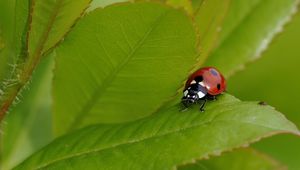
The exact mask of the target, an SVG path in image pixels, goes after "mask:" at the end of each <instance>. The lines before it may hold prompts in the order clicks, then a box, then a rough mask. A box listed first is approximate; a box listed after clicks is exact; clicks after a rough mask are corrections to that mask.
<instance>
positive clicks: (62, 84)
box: [54, 3, 196, 133]
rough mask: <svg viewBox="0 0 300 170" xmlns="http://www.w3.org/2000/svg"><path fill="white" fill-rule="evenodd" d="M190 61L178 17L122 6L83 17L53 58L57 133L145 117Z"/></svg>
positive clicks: (186, 26) (186, 31)
mask: <svg viewBox="0 0 300 170" xmlns="http://www.w3.org/2000/svg"><path fill="white" fill-rule="evenodd" d="M195 61H196V36H195V31H194V28H193V26H192V23H191V22H190V20H189V19H188V17H187V16H186V15H185V14H184V13H183V12H181V11H177V10H175V9H172V8H169V7H166V6H163V5H160V4H157V3H135V4H131V3H125V4H121V5H112V6H110V7H106V8H104V9H98V10H95V11H93V12H90V13H89V14H88V15H87V16H86V17H85V18H83V19H81V21H80V22H78V24H77V25H76V27H75V28H74V30H73V31H72V32H71V33H70V34H69V36H68V37H67V38H66V39H65V41H64V43H63V44H61V46H60V47H59V48H58V51H57V64H56V70H55V79H54V102H55V103H54V109H55V110H54V111H55V121H56V122H55V123H56V130H57V132H59V133H62V132H65V131H68V130H72V129H74V128H79V127H82V126H84V125H88V124H92V123H99V122H120V121H126V120H133V119H137V118H140V117H143V116H145V115H149V114H151V113H153V112H154V111H155V110H156V109H158V108H159V107H160V106H161V104H162V103H163V102H164V101H166V100H167V99H169V98H170V97H171V96H172V95H174V93H176V90H177V89H178V88H179V86H180V84H181V83H182V82H183V81H184V79H185V77H186V76H187V74H188V71H189V70H190V68H191V66H192V64H193V63H195Z"/></svg>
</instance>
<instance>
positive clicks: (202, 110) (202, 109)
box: [200, 98, 207, 112]
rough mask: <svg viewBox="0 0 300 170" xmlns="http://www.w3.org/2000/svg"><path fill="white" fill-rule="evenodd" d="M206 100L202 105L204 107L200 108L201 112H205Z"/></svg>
mask: <svg viewBox="0 0 300 170" xmlns="http://www.w3.org/2000/svg"><path fill="white" fill-rule="evenodd" d="M206 100H207V99H206V98H205V99H204V102H203V103H202V105H201V106H200V111H201V112H204V106H205V104H206Z"/></svg>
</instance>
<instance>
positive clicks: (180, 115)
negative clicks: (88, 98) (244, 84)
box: [15, 94, 298, 170]
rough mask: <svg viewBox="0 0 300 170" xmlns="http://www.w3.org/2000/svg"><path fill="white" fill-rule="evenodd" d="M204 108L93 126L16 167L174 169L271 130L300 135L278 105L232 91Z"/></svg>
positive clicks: (176, 109)
mask: <svg viewBox="0 0 300 170" xmlns="http://www.w3.org/2000/svg"><path fill="white" fill-rule="evenodd" d="M198 109H199V108H198V107H197V106H195V107H193V108H190V109H188V110H187V111H185V112H182V111H180V107H179V105H178V104H176V105H174V106H172V107H170V108H167V109H164V110H161V111H159V112H158V113H156V114H154V115H152V116H150V117H148V118H144V119H142V120H138V121H134V122H130V123H124V124H117V125H95V126H90V127H87V128H84V129H82V130H79V131H75V132H74V133H72V134H69V135H66V136H63V137H61V138H58V139H57V140H55V141H54V142H53V143H52V144H50V145H48V146H47V147H45V148H44V149H42V150H41V151H40V152H38V153H36V154H34V155H33V156H32V157H30V158H29V159H28V160H26V161H25V162H24V163H23V164H21V165H20V166H18V167H17V168H15V169H63V168H65V167H69V168H72V169H131V170H133V169H171V168H172V167H174V166H175V165H177V164H181V163H184V162H190V161H192V160H193V159H195V158H197V159H202V158H204V157H207V156H209V155H214V154H220V153H221V152H223V151H226V150H231V149H233V148H237V147H241V146H247V145H248V144H249V143H251V142H254V141H257V140H258V139H260V138H262V137H266V136H269V135H271V134H276V133H281V132H290V133H297V134H298V130H297V128H296V127H295V126H294V125H293V124H292V123H291V122H289V121H288V120H286V119H285V118H284V116H283V115H282V114H280V113H279V112H277V111H275V110H274V109H273V108H272V107H269V106H264V105H259V104H258V103H257V102H241V101H239V100H238V99H236V98H234V97H232V96H230V95H227V94H225V95H222V96H220V98H219V100H218V101H215V102H212V103H210V104H209V105H208V106H207V107H206V111H205V113H200V112H199V110H198ZM162 162H163V163H162Z"/></svg>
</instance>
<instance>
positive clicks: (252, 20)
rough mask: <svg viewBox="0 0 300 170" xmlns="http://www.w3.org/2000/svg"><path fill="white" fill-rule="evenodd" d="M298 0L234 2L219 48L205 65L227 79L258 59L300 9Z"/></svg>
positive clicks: (240, 0)
mask: <svg viewBox="0 0 300 170" xmlns="http://www.w3.org/2000/svg"><path fill="white" fill-rule="evenodd" d="M298 3H299V1H298V0H284V1H283V0H281V1H274V0H254V1H244V0H232V2H231V6H230V9H229V14H228V17H226V19H225V23H224V27H223V31H222V38H221V40H220V43H219V46H218V48H217V49H216V50H215V51H214V53H213V54H212V55H211V56H210V57H209V58H208V61H207V62H206V63H205V65H213V66H216V67H217V68H219V69H220V70H221V71H222V72H223V73H224V75H225V76H226V77H228V76H230V75H232V74H233V73H234V72H235V71H237V70H238V69H241V68H242V67H243V66H244V64H245V63H247V62H249V61H252V60H254V59H257V58H258V57H259V56H260V54H261V53H262V51H264V50H265V49H266V47H267V46H268V44H269V43H270V41H271V40H272V39H273V38H274V36H275V35H276V34H277V33H278V32H280V31H281V30H282V27H283V25H284V24H285V23H287V22H288V21H289V20H290V17H291V15H292V14H293V13H295V11H296V10H297V4H298Z"/></svg>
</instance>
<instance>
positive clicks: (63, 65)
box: [0, 0, 299, 169]
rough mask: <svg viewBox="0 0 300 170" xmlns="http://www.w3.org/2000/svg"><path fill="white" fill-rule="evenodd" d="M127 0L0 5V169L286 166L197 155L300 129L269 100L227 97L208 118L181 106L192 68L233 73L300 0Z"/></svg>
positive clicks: (212, 106)
mask: <svg viewBox="0 0 300 170" xmlns="http://www.w3.org/2000/svg"><path fill="white" fill-rule="evenodd" d="M123 1H125V0H106V1H98V0H93V1H89V0H78V1H71V0H60V1H56V0H45V1H39V0H31V1H29V0H27V1H22V2H19V1H9V0H3V1H1V2H0V61H1V62H0V81H1V82H2V83H1V86H0V87H1V90H0V95H1V96H0V107H1V108H0V119H3V118H4V116H6V117H5V121H6V122H7V123H6V125H5V124H2V126H3V127H2V129H3V132H4V133H3V135H2V136H1V150H0V151H1V152H0V153H1V160H0V161H1V163H0V164H1V167H2V168H3V169H10V168H12V167H14V166H16V165H17V164H18V163H20V162H21V161H22V160H24V159H26V158H27V159H26V160H25V161H24V162H23V163H21V164H19V165H18V166H16V167H15V169H49V168H50V169H51V168H52V169H99V168H100V169H121V168H122V169H171V168H174V167H177V166H179V165H180V166H179V167H177V168H179V169H181V168H183V169H201V167H202V168H203V165H204V167H209V168H214V169H221V167H223V166H224V167H226V168H228V169H231V167H230V166H231V165H236V166H235V168H237V167H239V166H244V167H243V168H245V169H246V168H248V169H251V168H252V169H253V168H265V169H272V168H273V169H274V168H281V167H282V165H281V164H279V163H277V162H276V161H274V160H272V159H271V158H268V157H267V156H262V154H258V152H256V151H253V150H241V151H238V152H233V153H232V154H225V155H224V156H221V157H220V158H212V159H209V160H208V161H203V160H202V159H204V158H208V156H209V157H210V156H214V155H220V154H221V153H223V152H224V151H231V150H232V149H235V148H239V147H247V146H248V145H249V144H250V143H252V142H255V141H257V140H260V139H261V138H264V137H269V136H270V135H274V134H278V133H291V134H295V135H299V132H298V130H297V128H296V126H295V125H293V123H291V122H290V121H288V120H287V119H286V118H285V117H284V116H283V115H282V114H281V113H279V112H278V111H276V110H274V109H273V108H272V107H271V106H265V105H259V104H258V102H243V101H240V100H239V99H237V98H235V97H233V96H232V95H229V94H227V93H225V94H223V95H221V96H219V97H218V100H217V101H213V102H209V103H208V104H207V106H206V111H205V112H204V113H200V112H199V108H198V106H196V105H195V106H193V107H191V108H189V109H188V110H187V111H184V112H183V111H182V108H181V107H180V104H179V103H180V96H181V90H182V85H183V82H184V80H185V79H186V78H187V76H188V74H189V73H190V72H192V71H193V70H195V69H197V68H199V67H201V66H203V65H213V66H217V67H218V68H219V69H220V70H221V71H222V72H223V73H224V75H225V76H226V77H230V76H231V75H232V74H233V73H235V72H236V71H237V70H238V69H240V68H241V67H242V66H244V65H245V64H246V63H247V62H249V61H253V60H254V59H257V58H258V57H259V56H260V54H261V52H262V51H263V50H264V49H265V48H266V47H267V45H268V44H269V42H270V41H271V40H272V39H273V38H274V36H275V35H276V34H277V33H278V32H279V31H281V30H282V28H283V25H284V24H285V23H286V22H288V21H289V19H290V17H291V15H293V13H295V11H296V6H297V4H298V3H299V1H298V0H286V1H276V2H274V1H271V0H255V1H242V0H231V1H229V0H225V1H224V0H203V1H202V0H192V1H189V0H166V1H161V2H125V3H124V2H123ZM119 2H123V3H119ZM110 4H112V5H110ZM274 11H276V13H274ZM54 65H55V66H54ZM53 69H54V71H53V72H52V70H53ZM32 76H33V77H32ZM31 77H32V78H31ZM53 77H54V78H53ZM248 77H249V76H248ZM52 78H53V79H52ZM229 82H230V81H229ZM21 94H22V95H23V96H21ZM51 94H52V95H51ZM19 97H21V102H19V100H18V98H19ZM254 100H256V98H254ZM13 102H15V103H16V106H15V107H11V106H12V105H13ZM8 108H11V110H10V114H9V115H7V111H8ZM116 123H117V124H116ZM52 128H53V129H54V132H52ZM52 134H54V135H52ZM57 136H60V137H58V138H57V139H54V138H56V137H57ZM49 142H50V144H49V145H46V144H47V143H49ZM42 146H44V147H43V148H42V149H40V148H41V147H42ZM258 148H259V147H258ZM37 150H39V151H37ZM35 151H37V152H36V153H34V154H32V153H33V152H35ZM20 153H22V154H20ZM31 154H32V155H31ZM29 155H31V156H29ZM116 160H118V161H117V163H116ZM196 160H197V161H196ZM198 160H200V161H198ZM228 161H229V162H232V164H230V165H229V164H228ZM162 162H163V163H162ZM193 162H194V163H193ZM195 162H196V163H195ZM186 163H189V164H188V165H186ZM226 163H227V164H226ZM198 165H201V166H198Z"/></svg>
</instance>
